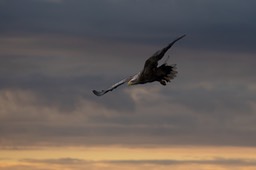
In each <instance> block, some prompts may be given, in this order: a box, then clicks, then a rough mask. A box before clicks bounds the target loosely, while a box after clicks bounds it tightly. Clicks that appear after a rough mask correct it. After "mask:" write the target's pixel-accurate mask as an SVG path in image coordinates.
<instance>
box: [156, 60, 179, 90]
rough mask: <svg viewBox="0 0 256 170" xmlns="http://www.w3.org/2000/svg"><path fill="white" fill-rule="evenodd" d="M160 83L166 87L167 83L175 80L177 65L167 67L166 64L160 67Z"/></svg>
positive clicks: (158, 70)
mask: <svg viewBox="0 0 256 170" xmlns="http://www.w3.org/2000/svg"><path fill="white" fill-rule="evenodd" d="M157 73H158V77H159V80H158V81H159V82H160V83H161V84H162V85H164V86H165V85H166V83H167V82H170V81H171V80H172V79H174V78H175V77H176V75H177V73H178V72H177V67H176V64H173V65H167V64H166V63H165V64H163V65H161V66H160V67H158V69H157Z"/></svg>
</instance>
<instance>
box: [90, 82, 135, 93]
mask: <svg viewBox="0 0 256 170" xmlns="http://www.w3.org/2000/svg"><path fill="white" fill-rule="evenodd" d="M131 78H132V77H129V78H126V79H123V80H121V81H119V82H117V83H116V84H114V85H112V86H111V87H110V88H108V89H106V90H101V91H97V90H93V91H92V92H93V93H94V94H95V95H96V96H102V95H104V94H106V93H107V92H109V91H112V90H114V89H115V88H117V87H119V86H121V85H123V84H124V83H127V82H128V81H130V80H131Z"/></svg>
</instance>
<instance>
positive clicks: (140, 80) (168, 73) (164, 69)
mask: <svg viewBox="0 0 256 170" xmlns="http://www.w3.org/2000/svg"><path fill="white" fill-rule="evenodd" d="M184 36H185V35H183V36H181V37H179V38H177V39H175V40H174V41H173V42H171V43H170V44H169V45H168V46H166V47H165V48H163V49H161V50H159V51H157V52H156V53H154V54H153V55H152V56H151V57H149V58H148V59H147V60H146V62H145V64H144V68H143V70H142V71H140V72H139V73H137V74H136V75H134V76H130V77H128V78H126V79H123V80H121V81H120V82H118V83H116V84H114V85H113V86H111V87H110V88H109V89H107V90H101V91H96V90H93V93H94V94H95V95H97V96H102V95H104V94H105V93H107V92H109V91H112V90H114V89H115V88H117V87H119V86H120V85H122V84H124V83H128V85H136V84H145V83H151V82H154V81H158V82H160V83H161V84H162V85H164V86H165V85H166V83H167V82H170V81H171V79H174V77H176V74H177V73H178V72H177V71H176V64H174V65H167V61H166V62H165V63H164V64H162V65H161V66H159V67H158V61H159V60H161V59H162V58H163V56H164V55H165V53H166V52H167V51H168V50H169V49H170V48H171V47H172V45H173V44H174V43H176V42H177V41H178V40H180V39H182V38H183V37H184Z"/></svg>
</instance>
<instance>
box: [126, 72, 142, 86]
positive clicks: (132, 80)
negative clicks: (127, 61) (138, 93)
mask: <svg viewBox="0 0 256 170" xmlns="http://www.w3.org/2000/svg"><path fill="white" fill-rule="evenodd" d="M139 74H140V73H138V74H136V75H134V76H133V77H131V80H129V81H128V85H129V86H131V85H135V84H139V82H138V78H139Z"/></svg>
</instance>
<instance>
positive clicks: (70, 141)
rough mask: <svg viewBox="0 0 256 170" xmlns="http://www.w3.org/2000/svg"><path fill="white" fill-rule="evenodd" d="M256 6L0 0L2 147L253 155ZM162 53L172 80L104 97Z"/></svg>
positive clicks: (160, 0) (249, 2) (202, 0)
mask: <svg viewBox="0 0 256 170" xmlns="http://www.w3.org/2000/svg"><path fill="white" fill-rule="evenodd" d="M255 6H256V1H254V0H246V1H241V0H225V1H221V0H207V1H206V0H193V1H187V0H157V1H156V0H129V1H128V0H76V1H71V0H22V1H20V0H0V146H1V147H2V148H6V147H8V148H9V147H11V148H12V147H23V146H29V147H40V146H57V145H62V146H77V145H79V146H98V145H101V146H102V145H103V146H108V145H120V146H158V147H161V146H168V147H169V146H175V145H184V146H187V145H189V146H250V147H255V146H256V135H255V133H256V123H255V122H256V83H255V82H256V77H255V73H256V67H255V63H256V58H255V56H256V48H255V44H256V36H255V35H256V22H255V19H256V17H255V16H256V11H255ZM183 34H186V35H187V36H186V37H185V38H184V39H182V40H180V41H179V42H177V43H176V44H175V45H174V46H173V47H172V48H171V49H170V50H169V51H168V52H167V54H166V55H167V56H168V55H170V59H169V61H168V62H169V64H177V67H178V72H179V73H178V76H177V78H175V79H174V81H172V82H171V83H170V84H168V85H167V86H161V85H160V84H159V83H151V84H146V85H137V86H132V87H127V86H122V87H120V88H118V89H116V90H115V91H113V92H111V93H108V94H106V95H105V96H102V97H97V96H95V95H93V93H92V92H91V91H92V89H97V90H101V89H104V88H107V87H109V86H110V85H112V84H113V83H115V82H117V81H119V80H121V79H122V78H125V77H127V76H130V75H133V74H134V73H137V72H139V71H140V70H141V69H142V67H143V65H144V61H145V60H146V59H147V58H148V57H150V56H151V55H152V54H153V53H154V52H155V51H157V50H159V49H161V48H163V47H165V46H166V45H167V44H168V43H170V42H171V41H173V40H174V39H175V38H177V37H178V36H181V35H183Z"/></svg>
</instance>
